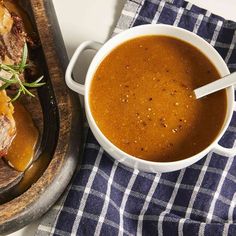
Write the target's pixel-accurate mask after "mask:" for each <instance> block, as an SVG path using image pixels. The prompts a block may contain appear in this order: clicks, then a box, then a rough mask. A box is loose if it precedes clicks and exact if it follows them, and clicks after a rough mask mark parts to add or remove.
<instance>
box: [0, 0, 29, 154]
mask: <svg viewBox="0 0 236 236" xmlns="http://www.w3.org/2000/svg"><path fill="white" fill-rule="evenodd" d="M25 41H26V33H25V32H24V26H23V22H22V20H21V18H20V17H18V16H17V15H16V14H14V13H10V12H9V11H8V10H7V8H6V7H5V6H4V4H3V2H0V63H4V64H17V63H19V62H20V60H21V57H22V51H23V46H24V44H25ZM0 76H1V77H4V78H6V77H9V76H11V75H10V74H8V73H7V72H5V71H0ZM0 85H1V83H0ZM9 101H10V98H9V97H8V96H7V93H6V91H5V90H1V91H0V157H1V156H4V155H6V154H7V150H8V148H9V147H10V145H11V142H12V140H13V139H14V137H15V134H16V126H15V121H14V118H13V112H14V108H13V105H12V104H11V103H10V102H9Z"/></svg>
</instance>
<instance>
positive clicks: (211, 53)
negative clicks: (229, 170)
mask: <svg viewBox="0 0 236 236" xmlns="http://www.w3.org/2000/svg"><path fill="white" fill-rule="evenodd" d="M145 35H166V36H172V37H175V38H178V39H181V40H183V41H186V42H188V43H190V44H192V45H193V46H195V47H196V48H198V49H199V50H200V51H202V53H204V54H205V55H206V56H207V57H208V58H209V59H210V60H211V62H212V63H213V64H214V65H215V67H216V68H217V70H218V72H219V73H220V75H221V76H222V77H223V76H225V75H227V74H229V70H228V68H227V66H226V64H225V62H224V61H223V59H222V58H221V56H220V55H219V54H218V52H217V51H216V50H215V49H214V48H213V47H212V46H211V45H210V44H209V43H207V42H206V41H205V40H203V39H202V38H200V37H199V36H197V35H196V34H194V33H191V32H189V31H187V30H184V29H181V28H177V27H174V26H168V25H142V26H137V27H134V28H131V29H128V30H126V31H124V32H122V33H120V34H118V35H116V36H114V37H113V38H111V39H110V40H109V41H107V42H106V43H105V44H104V45H101V44H100V43H97V42H93V41H86V42H84V43H82V44H81V45H80V46H79V47H78V48H77V49H76V51H75V53H74V55H73V56H72V58H71V60H70V63H69V65H68V68H67V71H66V83H67V85H68V87H69V88H70V89H72V90H74V91H75V92H77V93H79V94H82V95H84V99H85V111H86V116H87V120H88V123H89V126H90V128H91V130H92V132H93V134H94V136H95V137H96V139H97V140H98V142H99V143H100V145H101V146H102V147H103V148H104V149H105V150H106V151H107V152H108V153H109V154H110V155H111V156H112V157H113V158H115V159H116V160H117V161H119V162H121V163H123V164H124V165H126V166H129V167H131V168H135V169H138V170H141V171H146V172H170V171H175V170H179V169H182V168H185V167H187V166H189V165H191V164H193V163H195V162H197V161H198V160H200V159H201V158H202V157H204V156H205V155H206V154H207V153H208V152H210V151H212V150H214V151H216V152H218V153H219V154H223V155H227V156H234V155H235V154H236V149H234V148H232V149H228V148H225V147H222V146H220V145H219V144H218V141H219V140H220V138H221V137H222V135H223V134H224V132H225V130H226V129H227V127H228V125H229V122H230V120H231V117H232V114H233V107H234V88H233V87H229V88H227V114H226V118H225V121H224V124H223V126H222V128H221V130H220V131H219V134H218V135H217V137H216V138H215V140H213V141H212V143H211V144H210V145H209V146H208V147H207V148H205V149H204V150H202V151H201V152H199V153H198V154H196V155H194V156H191V157H188V158H186V159H183V160H180V161H173V162H152V161H146V160H142V159H139V158H136V157H134V156H131V155H129V154H127V153H125V152H124V151H122V150H120V149H119V148H118V147H116V146H115V145H114V144H112V143H111V142H110V141H109V140H108V139H107V138H106V137H105V136H104V134H103V133H102V132H101V130H100V129H99V128H98V126H97V125H96V122H95V120H94V118H93V116H92V113H91V110H90V106H89V90H90V86H91V82H92V79H93V76H94V73H95V72H96V70H97V68H98V66H99V64H100V63H101V62H102V61H103V59H104V58H105V57H106V56H107V55H108V54H109V53H110V52H111V51H112V50H113V49H114V48H116V47H117V46H118V45H120V44H122V43H123V42H125V41H127V40H129V39H132V38H136V37H139V36H145ZM86 49H95V50H98V52H97V54H96V55H95V57H94V58H93V60H92V62H91V64H90V66H89V69H88V72H87V76H86V80H85V85H81V84H79V83H77V82H75V81H74V80H73V79H72V77H71V74H72V70H73V67H74V65H75V62H76V60H77V58H78V57H79V56H80V54H81V52H82V51H84V50H86Z"/></svg>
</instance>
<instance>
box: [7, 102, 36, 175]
mask: <svg viewBox="0 0 236 236" xmlns="http://www.w3.org/2000/svg"><path fill="white" fill-rule="evenodd" d="M13 116H14V119H15V122H16V137H15V138H14V140H13V142H12V144H11V146H10V148H9V150H8V153H7V156H6V157H5V158H6V159H7V160H8V161H9V162H10V164H11V165H12V166H13V167H14V169H16V170H18V171H24V170H25V169H26V168H27V167H28V165H29V164H30V163H31V161H32V159H33V157H34V151H35V145H36V143H37V140H38V135H39V134H38V130H37V128H36V127H35V125H34V123H33V120H32V118H31V115H30V114H29V112H28V111H27V110H26V109H25V107H24V106H23V105H22V104H20V103H19V102H15V103H14V115H13Z"/></svg>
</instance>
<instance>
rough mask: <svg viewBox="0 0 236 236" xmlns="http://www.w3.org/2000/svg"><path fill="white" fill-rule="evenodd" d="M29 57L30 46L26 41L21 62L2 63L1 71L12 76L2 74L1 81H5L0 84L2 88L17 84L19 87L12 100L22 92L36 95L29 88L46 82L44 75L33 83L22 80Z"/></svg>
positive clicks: (0, 65) (0, 88)
mask: <svg viewBox="0 0 236 236" xmlns="http://www.w3.org/2000/svg"><path fill="white" fill-rule="evenodd" d="M27 57H28V48H27V45H26V43H25V45H24V48H23V53H22V58H21V61H20V63H19V64H17V65H7V64H0V71H6V72H8V77H10V78H3V77H1V76H0V81H2V82H3V84H2V85H1V86H0V90H3V89H6V88H8V87H9V86H11V85H17V87H18V91H17V92H16V94H15V96H14V97H13V98H12V99H11V102H14V101H15V100H17V99H18V98H19V97H20V96H21V94H27V95H30V96H32V97H35V95H34V94H32V93H31V92H30V91H29V89H28V88H37V87H40V86H42V85H44V84H45V83H42V82H41V81H42V79H43V76H41V77H40V78H38V79H37V80H35V81H34V82H31V83H28V82H24V81H21V79H20V76H21V75H22V74H23V73H24V70H25V69H26V68H27V67H28V64H26V63H27Z"/></svg>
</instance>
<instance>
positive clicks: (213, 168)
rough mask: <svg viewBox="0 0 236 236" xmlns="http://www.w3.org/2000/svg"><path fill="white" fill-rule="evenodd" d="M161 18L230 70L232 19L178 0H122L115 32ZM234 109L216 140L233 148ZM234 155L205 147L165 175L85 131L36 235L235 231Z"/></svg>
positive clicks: (234, 59)
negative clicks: (77, 162) (205, 45)
mask: <svg viewBox="0 0 236 236" xmlns="http://www.w3.org/2000/svg"><path fill="white" fill-rule="evenodd" d="M144 23H145V24H146V23H164V24H171V25H175V26H179V27H182V28H185V29H188V30H190V31H193V32H194V33H196V34H198V35H200V36H201V37H203V38H204V39H205V40H206V41H207V42H209V43H210V44H211V45H213V46H214V47H215V48H216V50H217V51H218V52H219V53H220V54H221V56H222V57H223V59H224V60H225V62H226V63H227V65H228V67H229V69H230V71H231V72H232V71H235V70H236V46H235V43H236V23H235V22H232V21H227V20H225V19H223V18H222V17H219V16H216V15H214V14H211V13H210V12H209V11H206V10H204V9H202V8H199V7H197V6H195V5H192V4H191V3H188V2H185V1H183V0H172V1H171V0H165V1H164V0H128V1H127V3H126V5H125V7H124V9H123V11H122V15H121V17H120V20H119V22H118V24H117V27H116V29H115V33H119V32H120V31H123V30H125V29H127V28H130V27H132V26H135V25H140V24H144ZM235 139H236V112H234V116H233V119H232V121H231V124H230V126H229V128H228V130H227V131H226V133H225V135H224V137H223V138H222V139H221V141H220V143H221V144H222V145H223V146H225V147H233V146H236V144H235ZM235 205H236V158H232V157H231V158H229V157H227V156H220V155H218V154H216V153H213V152H210V153H209V154H208V155H207V156H206V157H204V158H203V159H202V160H200V161H199V162H197V163H196V164H194V165H192V166H190V167H188V168H186V169H182V170H181V171H176V172H172V173H165V174H151V173H143V172H139V171H137V170H133V169H129V168H127V167H124V166H122V165H121V164H119V163H118V162H117V161H114V160H113V159H111V158H110V157H109V156H108V154H107V153H105V152H104V151H103V149H102V148H101V147H100V146H99V144H98V143H97V141H96V140H95V138H94V137H93V135H92V134H91V132H90V131H89V133H88V137H87V142H86V146H85V152H84V158H83V162H82V165H81V167H80V170H79V171H78V172H77V173H76V175H75V177H74V179H73V181H72V183H71V185H70V186H69V187H68V189H67V191H66V192H65V194H64V196H63V197H62V199H61V200H60V201H59V202H58V204H56V205H55V206H54V207H53V208H52V209H51V210H50V211H49V212H48V213H47V214H46V216H45V217H44V219H43V221H42V222H41V224H40V226H39V228H38V231H37V233H36V235H38V236H41V235H89V236H90V235H112V236H114V235H191V236H193V235H207V236H211V235H212V236H217V235H232V236H234V235H236V206H235Z"/></svg>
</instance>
